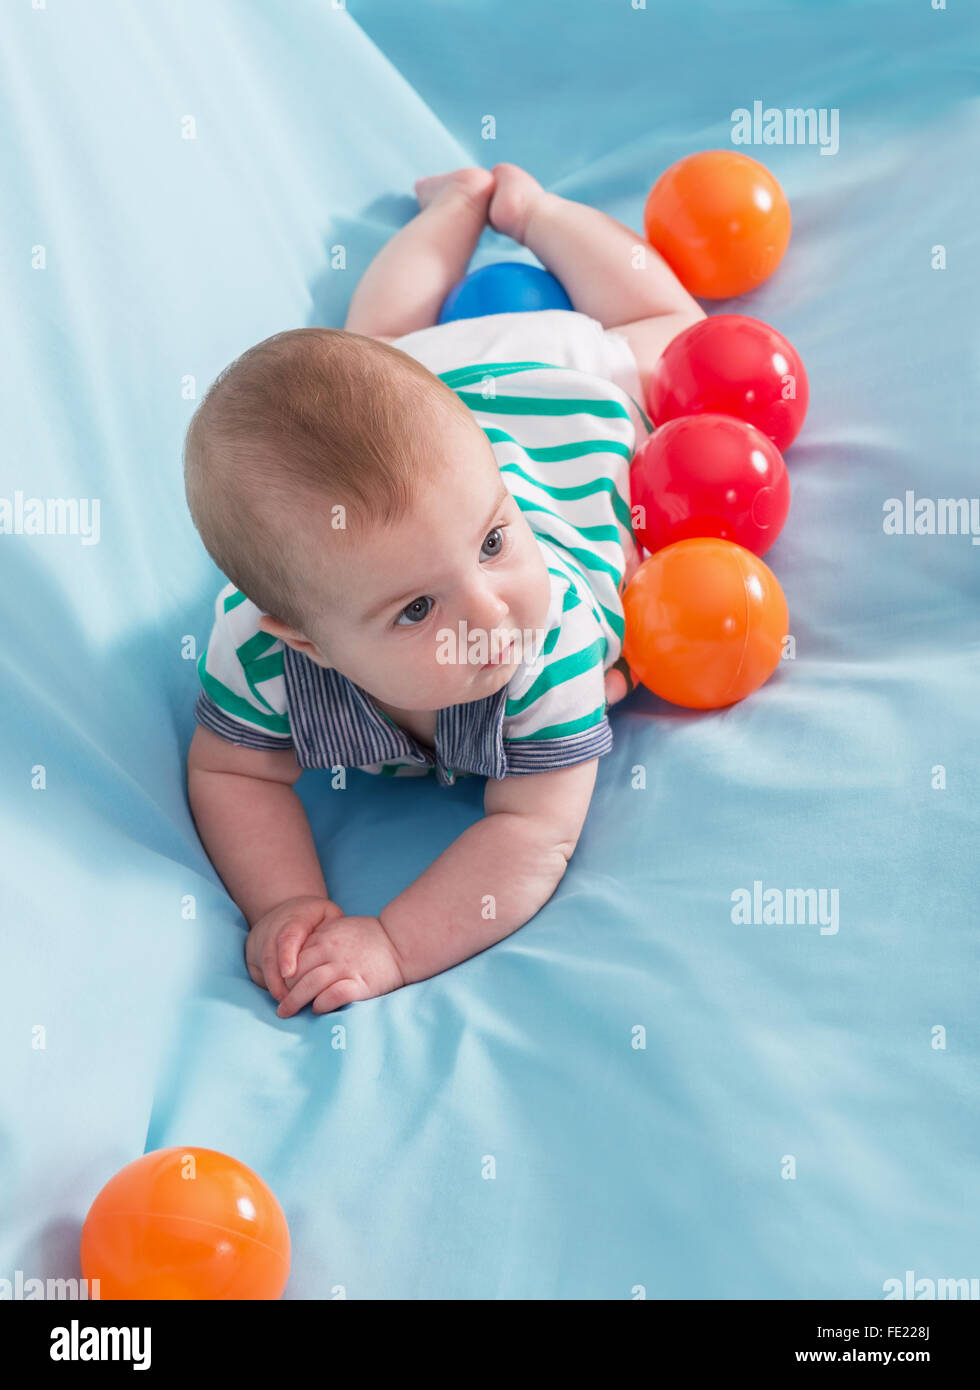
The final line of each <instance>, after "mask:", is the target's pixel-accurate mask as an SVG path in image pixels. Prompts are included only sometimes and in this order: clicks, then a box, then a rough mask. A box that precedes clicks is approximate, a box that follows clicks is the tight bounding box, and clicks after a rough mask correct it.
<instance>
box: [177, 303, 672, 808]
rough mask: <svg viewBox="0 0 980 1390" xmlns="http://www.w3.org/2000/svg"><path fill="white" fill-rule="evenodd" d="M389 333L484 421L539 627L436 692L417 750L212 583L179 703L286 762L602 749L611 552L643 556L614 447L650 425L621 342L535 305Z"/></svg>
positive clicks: (611, 612)
mask: <svg viewBox="0 0 980 1390" xmlns="http://www.w3.org/2000/svg"><path fill="white" fill-rule="evenodd" d="M394 346H396V347H398V348H400V349H401V351H403V352H406V353H408V354H409V356H411V357H415V358H417V359H418V360H419V361H420V362H422V363H423V364H424V365H425V366H427V367H428V368H429V370H430V371H432V372H434V373H435V374H436V375H437V376H439V377H440V379H441V380H442V381H444V382H445V383H446V385H447V386H449V387H450V388H451V389H452V390H454V391H455V392H456V393H457V395H459V397H460V398H461V400H462V401H463V402H464V403H465V404H466V405H467V406H468V408H469V409H470V410H471V411H472V413H473V415H474V416H475V418H476V420H477V423H478V424H479V425H480V427H481V428H482V429H483V431H484V433H485V434H486V436H487V439H488V440H489V442H490V444H491V446H492V448H493V451H494V454H495V456H496V458H497V461H498V463H499V465H500V471H501V476H502V478H503V480H504V482H505V484H506V486H507V487H508V489H509V490H510V492H511V493H512V494H513V496H514V498H515V500H516V501H517V504H518V506H519V507H520V508H521V512H522V514H523V516H524V519H525V521H526V522H527V524H528V526H529V528H530V529H531V531H532V533H533V534H534V536H535V539H536V540H537V542H538V544H539V546H540V547H541V552H542V558H543V559H544V562H545V564H546V566H547V569H548V573H549V577H550V581H551V596H550V603H549V609H548V615H547V619H546V621H545V623H544V631H545V640H544V642H543V644H541V645H540V647H538V648H537V649H531V650H525V651H524V653H523V655H524V660H523V662H522V663H521V664H519V665H518V666H517V667H516V669H515V672H514V675H513V676H512V677H511V679H510V681H509V682H508V683H507V684H506V685H505V686H503V687H502V688H501V689H500V690H498V691H495V692H494V693H493V694H492V695H489V696H487V697H486V698H484V699H482V700H474V701H470V702H468V703H466V704H461V705H451V706H448V707H447V708H445V709H441V710H439V712H438V715H437V729H436V737H435V746H434V748H433V749H431V750H430V749H429V748H428V747H427V746H425V745H422V744H420V743H418V742H417V741H416V740H415V739H414V737H413V736H412V735H411V734H409V733H408V732H407V731H406V730H404V729H402V728H400V727H399V726H398V725H396V724H395V723H394V722H393V721H392V720H391V719H390V718H389V717H388V716H387V715H386V714H383V713H382V711H381V710H380V709H379V708H378V707H377V706H376V705H375V704H374V702H373V701H372V699H371V697H370V695H369V694H368V693H367V691H365V690H363V689H362V688H361V687H360V686H358V685H357V684H355V683H354V682H353V681H351V680H349V679H348V678H347V677H346V676H344V675H342V674H341V672H339V671H337V670H335V669H334V668H332V667H325V666H321V665H319V664H318V663H316V662H314V661H312V660H310V658H309V657H306V656H303V655H302V654H301V653H298V652H296V651H294V650H293V648H292V647H289V646H288V645H287V644H285V643H284V642H282V641H281V640H279V639H276V638H274V637H272V636H270V635H269V634H268V633H265V632H263V631H262V630H261V629H260V628H259V626H258V619H259V617H260V616H261V610H259V609H257V608H256V606H255V605H254V604H253V603H252V602H251V600H249V599H248V598H246V597H245V595H244V594H242V593H241V592H240V591H239V590H238V589H236V588H235V586H234V585H232V584H227V585H226V586H225V587H224V588H223V589H222V590H221V592H220V593H219V594H218V596H217V599H216V600H215V611H214V625H213V627H212V631H211V637H210V640H209V642H208V646H207V648H206V650H205V651H204V652H203V653H202V654H201V657H200V659H199V661H198V672H199V675H200V680H201V687H202V688H201V691H200V694H199V696H198V699H197V704H196V706H195V711H194V712H195V717H196V719H197V720H198V722H199V723H201V724H203V725H205V727H207V728H209V729H211V730H213V731H214V732H215V733H217V734H219V735H221V737H223V738H226V739H228V740H230V741H231V742H233V743H239V744H242V745H244V746H246V747H250V748H260V749H289V748H292V749H294V750H295V755H296V759H297V762H298V763H299V765H300V766H301V767H303V768H338V767H349V768H358V769H360V770H361V771H363V772H369V773H374V774H378V775H381V776H391V777H399V776H427V775H433V774H434V775H435V776H436V778H437V781H438V782H439V784H440V785H443V786H451V785H452V784H453V783H454V782H455V781H456V779H457V777H460V776H467V775H474V776H482V777H494V778H502V777H511V776H520V775H527V774H530V773H535V772H547V771H551V770H554V769H556V768H561V767H568V766H571V765H572V764H574V763H579V762H584V761H586V760H587V759H590V758H594V757H597V756H601V755H602V754H604V753H607V752H608V751H609V749H610V748H611V747H612V730H611V728H610V724H609V719H608V715H607V712H606V700H605V673H606V671H607V670H608V669H609V668H610V666H612V665H614V664H615V663H616V662H617V661H618V660H619V658H620V654H621V650H622V639H623V605H622V599H621V594H622V589H623V587H624V585H625V580H624V574H625V570H626V567H627V563H628V561H634V562H635V561H636V560H638V559H639V558H641V556H642V552H641V551H640V550H639V547H638V545H637V542H636V540H635V537H634V534H633V530H632V527H631V525H630V506H629V465H630V460H631V458H632V456H633V453H634V451H635V449H636V447H637V445H638V444H639V443H641V442H642V441H643V440H644V439H645V438H646V435H647V434H648V433H649V431H650V430H651V429H652V425H651V423H650V421H649V420H648V419H647V417H646V415H645V414H644V412H643V410H642V408H641V407H640V406H639V405H638V404H637V399H638V398H639V397H640V395H641V389H640V383H639V377H638V373H637V368H636V361H635V359H634V357H633V354H632V351H631V350H630V347H629V344H628V343H627V342H626V340H625V339H624V338H622V337H620V336H618V335H617V334H614V333H611V332H609V331H607V330H605V329H603V328H602V325H601V324H599V323H598V322H597V321H596V320H595V319H591V318H588V317H587V316H586V315H584V314H579V313H576V312H573V311H569V310H562V309H550V310H546V311H543V312H537V313H533V314H494V315H489V316H486V317H483V318H478V319H462V320H457V321H455V322H453V323H448V324H441V325H437V326H435V327H432V328H426V329H421V330H420V331H419V332H417V333H410V334H407V335H406V336H405V337H403V338H399V339H397V340H396V341H395V344H394ZM461 363H463V364H466V365H460V364H461Z"/></svg>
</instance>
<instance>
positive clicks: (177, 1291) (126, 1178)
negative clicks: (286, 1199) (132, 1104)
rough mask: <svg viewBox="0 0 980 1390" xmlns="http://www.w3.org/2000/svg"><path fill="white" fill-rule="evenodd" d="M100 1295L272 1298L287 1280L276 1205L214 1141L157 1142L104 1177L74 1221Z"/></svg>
mask: <svg viewBox="0 0 980 1390" xmlns="http://www.w3.org/2000/svg"><path fill="white" fill-rule="evenodd" d="M81 1255H82V1274H83V1276H84V1277H85V1278H86V1279H88V1280H92V1279H98V1281H99V1293H100V1295H101V1297H102V1298H104V1299H119V1298H135V1299H148V1298H164V1299H255V1298H262V1299H275V1298H280V1297H281V1296H282V1291H283V1289H284V1288H285V1287H286V1280H287V1279H288V1278H289V1256H290V1246H289V1229H288V1227H287V1225H286V1218H285V1216H284V1215H283V1210H282V1207H280V1205H279V1203H278V1202H277V1201H276V1199H275V1197H274V1196H273V1194H272V1192H271V1190H270V1189H269V1187H267V1185H266V1184H265V1183H264V1182H263V1181H262V1179H261V1178H260V1177H259V1175H258V1174H257V1173H254V1172H253V1171H252V1169H251V1168H246V1166H245V1164H244V1163H239V1162H238V1160H237V1159H235V1158H230V1157H229V1156H228V1154H224V1153H219V1152H218V1151H217V1150H216V1149H196V1148H183V1149H179V1148H173V1149H156V1150H154V1151H153V1152H152V1153H148V1154H144V1155H143V1157H142V1158H137V1159H136V1160H135V1161H134V1162H133V1163H127V1165H126V1167H125V1168H121V1169H120V1170H119V1172H118V1173H117V1174H116V1175H115V1177H113V1178H110V1179H109V1181H108V1182H107V1183H106V1185H105V1187H103V1189H102V1191H101V1192H100V1193H99V1194H98V1196H97V1197H96V1199H95V1201H94V1202H93V1203H92V1205H91V1207H90V1208H89V1213H88V1216H87V1217H86V1218H85V1224H84V1226H83V1227H82V1250H81Z"/></svg>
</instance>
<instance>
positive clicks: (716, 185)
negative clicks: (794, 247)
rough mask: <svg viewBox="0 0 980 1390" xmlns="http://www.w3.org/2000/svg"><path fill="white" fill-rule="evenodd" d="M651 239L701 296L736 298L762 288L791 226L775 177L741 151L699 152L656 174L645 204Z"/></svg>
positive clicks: (684, 281) (691, 290)
mask: <svg viewBox="0 0 980 1390" xmlns="http://www.w3.org/2000/svg"><path fill="white" fill-rule="evenodd" d="M643 227H644V231H645V233H646V238H647V241H649V243H650V245H651V246H653V247H654V248H655V249H656V250H657V251H659V253H660V255H661V256H663V258H664V260H665V261H666V262H667V264H668V265H669V266H670V267H671V269H672V270H673V272H674V274H675V275H676V276H677V278H678V279H679V280H680V282H681V284H682V285H683V286H684V288H685V289H686V290H687V291H688V292H689V293H690V294H693V295H695V296H696V297H697V298H698V299H729V298H731V297H732V296H733V295H738V294H745V293H747V292H748V291H749V290H752V289H755V287H756V286H757V285H761V284H762V282H763V280H766V279H768V277H769V276H770V275H771V274H772V273H773V271H774V270H775V269H776V267H777V266H778V265H779V262H780V261H781V260H782V259H783V256H784V254H785V252H786V248H787V246H788V245H789V238H790V232H791V230H792V218H791V216H790V210H789V203H788V201H787V199H786V194H785V193H784V192H783V190H782V188H781V187H780V185H779V181H778V180H777V178H776V177H775V175H774V174H772V173H770V171H769V170H768V169H767V168H766V166H765V165H764V164H760V163H759V161H758V160H757V159H752V158H750V156H749V155H747V154H740V153H739V152H738V151H737V150H699V151H697V153H696V154H689V155H686V156H685V158H683V159H679V160H678V161H677V162H676V164H672V165H671V166H670V168H669V169H666V170H665V171H664V172H663V173H662V174H661V175H660V177H659V179H657V181H656V183H655V184H654V185H653V187H652V188H651V190H650V193H649V196H648V197H647V201H646V206H645V207H644V209H643Z"/></svg>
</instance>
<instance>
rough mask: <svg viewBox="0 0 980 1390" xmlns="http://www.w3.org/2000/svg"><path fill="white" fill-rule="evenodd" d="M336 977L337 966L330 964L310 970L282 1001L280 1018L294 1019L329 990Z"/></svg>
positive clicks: (278, 1012) (278, 1010)
mask: <svg viewBox="0 0 980 1390" xmlns="http://www.w3.org/2000/svg"><path fill="white" fill-rule="evenodd" d="M336 977H337V966H336V965H332V964H330V963H329V962H327V964H325V965H317V966H315V967H314V968H313V969H312V970H308V971H307V973H306V974H305V975H304V976H303V977H302V978H301V979H299V980H297V981H296V982H295V984H294V985H293V986H292V988H291V989H290V990H289V992H288V993H287V994H286V996H285V998H284V999H282V1000H281V1001H280V1004H279V1007H278V1009H277V1010H276V1013H277V1014H278V1015H279V1017H280V1018H292V1016H293V1014H295V1013H299V1011H300V1009H302V1008H305V1007H306V1005H307V1004H308V1003H309V1002H310V1000H311V999H315V998H316V997H317V995H318V994H321V993H322V992H323V991H324V990H327V989H329V988H330V986H331V985H332V984H333V983H334V981H335V980H336Z"/></svg>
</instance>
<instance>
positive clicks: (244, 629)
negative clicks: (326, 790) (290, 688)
mask: <svg viewBox="0 0 980 1390" xmlns="http://www.w3.org/2000/svg"><path fill="white" fill-rule="evenodd" d="M260 616H261V614H260V611H259V609H258V608H256V606H255V604H254V603H252V602H251V601H250V600H249V599H247V598H246V597H245V595H244V594H243V593H241V592H240V591H239V590H238V589H236V588H235V586H234V584H228V585H226V586H225V588H223V589H222V590H221V592H220V594H219V595H218V597H217V598H216V599H215V603H214V626H213V627H212V629H211V637H210V640H209V642H208V645H207V647H206V648H205V649H204V651H203V652H202V653H201V655H200V657H199V658H198V663H197V671H198V676H199V677H200V681H201V691H200V694H199V695H198V697H197V703H196V705H195V707H194V717H195V719H196V720H197V722H198V723H199V724H203V725H204V726H205V728H208V729H211V730H212V731H213V732H214V733H216V734H220V736H221V737H222V738H225V739H227V740H228V741H229V742H230V743H239V744H242V745H244V746H245V747H246V748H263V749H271V750H278V749H284V748H292V747H293V740H292V736H291V732H290V724H289V713H288V710H287V708H286V678H285V674H284V671H283V657H282V652H283V644H282V642H281V641H280V640H279V639H278V638H275V637H272V636H271V635H270V634H269V633H267V632H263V631H262V629H261V628H260V627H259V626H258V621H257V620H258V618H259V617H260Z"/></svg>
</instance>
